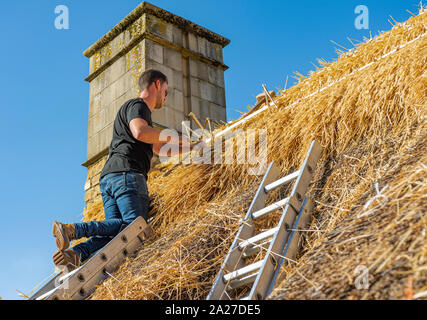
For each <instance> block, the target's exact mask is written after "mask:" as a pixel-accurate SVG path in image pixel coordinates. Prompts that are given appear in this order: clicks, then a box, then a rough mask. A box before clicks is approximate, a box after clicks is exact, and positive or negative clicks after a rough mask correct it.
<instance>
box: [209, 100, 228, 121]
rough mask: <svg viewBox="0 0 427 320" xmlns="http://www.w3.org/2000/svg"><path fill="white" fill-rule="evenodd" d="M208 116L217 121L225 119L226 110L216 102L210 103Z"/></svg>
mask: <svg viewBox="0 0 427 320" xmlns="http://www.w3.org/2000/svg"><path fill="white" fill-rule="evenodd" d="M210 118H211V119H213V120H217V121H220V120H221V121H224V122H226V121H227V112H226V109H225V108H224V107H222V106H219V105H217V104H214V103H211V104H210Z"/></svg>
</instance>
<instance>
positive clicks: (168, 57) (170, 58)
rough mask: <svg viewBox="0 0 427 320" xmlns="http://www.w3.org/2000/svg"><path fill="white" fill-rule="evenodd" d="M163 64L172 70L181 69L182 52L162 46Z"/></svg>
mask: <svg viewBox="0 0 427 320" xmlns="http://www.w3.org/2000/svg"><path fill="white" fill-rule="evenodd" d="M163 50H164V57H163V59H164V64H165V65H166V66H168V67H170V68H172V69H174V70H177V71H182V54H181V52H179V51H176V50H173V49H170V48H164V49H163Z"/></svg>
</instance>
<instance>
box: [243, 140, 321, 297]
mask: <svg viewBox="0 0 427 320" xmlns="http://www.w3.org/2000/svg"><path fill="white" fill-rule="evenodd" d="M321 152H322V148H321V146H320V145H319V144H318V143H317V142H316V141H313V142H312V144H311V146H310V148H309V151H308V153H307V157H306V159H305V161H304V164H303V166H302V168H301V170H300V174H299V177H298V178H297V180H296V182H295V185H294V188H293V190H292V193H291V195H290V196H289V197H290V199H289V202H288V204H287V205H286V207H285V209H284V210H283V214H282V217H281V219H280V222H279V224H278V226H277V227H278V228H279V230H278V231H277V233H276V235H275V236H274V237H273V240H272V241H271V243H270V246H269V250H268V251H267V254H266V256H265V258H264V265H263V267H262V268H261V270H260V272H259V273H258V276H257V279H256V280H255V283H254V285H253V286H252V289H251V292H250V294H249V296H248V297H249V299H258V300H260V299H265V297H266V294H267V290H268V288H269V286H270V282H271V280H272V278H273V272H274V270H275V268H276V267H277V265H278V263H277V262H278V258H277V256H278V255H281V253H282V252H283V250H284V249H285V245H286V241H287V240H288V237H289V233H290V232H289V231H288V230H287V229H289V226H293V225H294V222H295V219H296V216H297V214H298V213H299V210H300V208H301V206H302V203H303V201H304V198H303V197H305V194H306V192H307V189H308V186H309V184H310V182H311V178H312V176H313V174H314V172H315V170H316V166H317V161H318V160H319V158H320V155H321Z"/></svg>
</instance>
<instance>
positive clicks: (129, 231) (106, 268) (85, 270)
mask: <svg viewBox="0 0 427 320" xmlns="http://www.w3.org/2000/svg"><path fill="white" fill-rule="evenodd" d="M151 233H152V230H151V227H150V226H149V225H148V224H147V223H146V221H145V219H144V218H143V217H138V218H136V219H135V220H134V221H133V222H132V223H131V224H129V225H128V226H127V227H126V228H125V229H124V230H123V231H121V232H120V233H119V234H118V235H117V236H115V237H114V238H113V239H112V240H111V241H110V242H109V243H108V244H107V245H105V246H104V247H103V248H102V249H100V250H99V251H97V252H96V253H95V254H94V255H92V257H91V258H89V260H88V261H87V262H86V263H85V264H84V265H82V266H81V267H79V268H77V269H75V270H73V271H71V272H68V273H66V272H63V273H60V274H58V275H56V276H55V277H54V278H53V279H52V280H50V281H49V282H48V283H47V284H46V285H44V286H43V287H42V288H41V289H40V290H38V291H37V292H36V293H35V294H34V295H32V296H31V297H30V300H82V299H84V298H86V297H87V296H89V295H90V294H91V293H92V292H93V291H94V290H95V285H97V284H99V283H101V282H102V281H103V280H105V279H106V278H107V277H108V276H109V275H110V274H111V273H112V272H114V270H115V269H116V268H117V267H118V266H119V265H120V264H121V263H122V262H123V260H124V259H126V257H128V256H129V255H131V254H134V253H135V252H136V251H137V249H138V248H139V247H140V246H141V245H142V244H143V242H144V240H145V239H147V238H148V237H149V236H150V234H151Z"/></svg>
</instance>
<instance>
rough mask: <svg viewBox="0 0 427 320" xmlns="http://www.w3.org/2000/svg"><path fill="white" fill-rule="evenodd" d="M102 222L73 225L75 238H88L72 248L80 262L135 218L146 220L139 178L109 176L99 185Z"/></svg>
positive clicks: (133, 175) (143, 185) (123, 174)
mask: <svg viewBox="0 0 427 320" xmlns="http://www.w3.org/2000/svg"><path fill="white" fill-rule="evenodd" d="M99 188H100V190H101V196H102V202H103V205H104V213H105V221H91V222H88V223H85V222H82V223H75V224H74V228H75V232H76V238H77V239H80V238H84V237H86V238H89V237H91V238H90V239H89V240H87V241H85V242H83V243H80V244H78V245H76V246H74V247H73V248H72V250H74V251H75V252H76V253H77V254H79V256H80V260H81V261H82V262H83V261H84V260H86V259H87V258H89V257H90V255H91V254H92V253H94V252H96V251H98V250H99V249H101V248H102V247H103V246H105V245H106V244H107V243H108V242H109V241H110V240H112V239H113V238H114V237H115V236H116V235H117V234H118V233H119V232H120V231H121V230H123V229H124V228H125V227H126V226H127V225H128V224H130V223H131V222H132V221H133V220H135V219H136V218H137V217H139V216H141V217H143V218H144V219H145V220H148V210H149V198H148V190H147V182H146V181H145V177H144V175H143V174H140V173H135V172H120V173H110V174H107V175H105V176H104V177H103V178H102V179H101V180H100V181H99Z"/></svg>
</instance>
